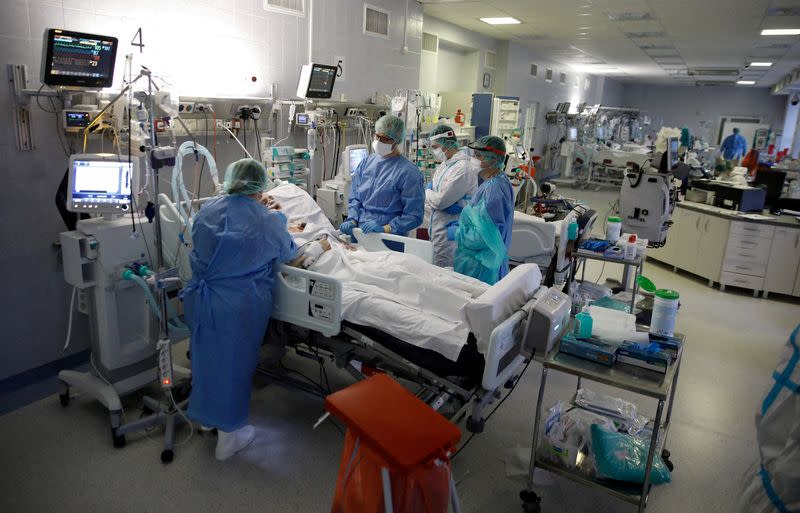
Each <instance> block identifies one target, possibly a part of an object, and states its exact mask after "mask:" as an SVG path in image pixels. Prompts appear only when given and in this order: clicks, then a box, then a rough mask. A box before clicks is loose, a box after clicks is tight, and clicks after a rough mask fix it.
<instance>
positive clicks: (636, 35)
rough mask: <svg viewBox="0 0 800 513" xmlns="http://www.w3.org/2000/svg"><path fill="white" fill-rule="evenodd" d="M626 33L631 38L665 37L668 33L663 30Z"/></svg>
mask: <svg viewBox="0 0 800 513" xmlns="http://www.w3.org/2000/svg"><path fill="white" fill-rule="evenodd" d="M625 35H626V36H628V37H629V38H631V39H645V38H653V37H664V36H665V35H666V34H664V33H663V32H625Z"/></svg>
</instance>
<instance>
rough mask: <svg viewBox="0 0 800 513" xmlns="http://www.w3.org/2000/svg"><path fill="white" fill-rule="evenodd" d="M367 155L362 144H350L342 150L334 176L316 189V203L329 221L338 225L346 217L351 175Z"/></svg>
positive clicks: (365, 148)
mask: <svg viewBox="0 0 800 513" xmlns="http://www.w3.org/2000/svg"><path fill="white" fill-rule="evenodd" d="M368 156H369V148H367V146H366V145H364V144H352V145H350V146H347V147H346V148H345V149H344V151H343V152H342V159H341V164H340V166H339V172H338V174H337V175H336V178H334V179H333V180H328V181H326V182H323V183H322V186H321V187H320V188H319V189H317V203H318V204H319V206H320V207H321V208H322V210H323V211H324V212H325V217H327V218H328V219H329V220H330V221H331V223H333V224H334V225H335V226H338V225H339V224H340V223H341V222H342V221H344V219H345V218H346V217H347V204H348V201H349V200H350V182H351V175H352V174H353V172H354V171H355V170H356V168H357V167H358V165H359V164H360V163H361V161H363V160H364V159H366V158H367V157H368Z"/></svg>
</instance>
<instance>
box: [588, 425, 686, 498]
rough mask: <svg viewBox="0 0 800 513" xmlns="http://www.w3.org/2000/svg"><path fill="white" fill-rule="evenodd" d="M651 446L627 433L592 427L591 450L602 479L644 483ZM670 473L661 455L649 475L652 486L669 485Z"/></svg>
mask: <svg viewBox="0 0 800 513" xmlns="http://www.w3.org/2000/svg"><path fill="white" fill-rule="evenodd" d="M649 450H650V443H649V442H646V441H644V440H642V439H640V438H636V437H635V436H632V435H629V434H627V433H616V432H611V431H607V430H605V429H603V428H602V427H600V426H598V425H597V424H593V425H592V451H593V452H594V458H595V462H596V464H597V472H598V474H599V475H600V476H601V477H605V478H608V479H615V480H617V481H627V482H630V483H639V484H641V483H643V482H644V469H645V466H647V452H648V451H649ZM670 480H671V477H670V475H669V470H667V466H666V465H665V464H664V461H663V460H662V459H661V455H660V454H656V455H655V457H654V458H653V469H652V470H651V472H650V482H651V483H652V484H662V483H669V482H670Z"/></svg>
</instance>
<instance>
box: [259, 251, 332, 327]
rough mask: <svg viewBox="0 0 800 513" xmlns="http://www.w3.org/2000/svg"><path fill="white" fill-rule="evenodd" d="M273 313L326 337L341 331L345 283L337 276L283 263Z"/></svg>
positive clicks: (276, 278)
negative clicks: (343, 286)
mask: <svg viewBox="0 0 800 513" xmlns="http://www.w3.org/2000/svg"><path fill="white" fill-rule="evenodd" d="M272 317H273V318H274V319H277V320H279V321H285V322H288V323H291V324H295V325H297V326H301V327H303V328H308V329H311V330H314V331H318V332H320V333H322V334H323V335H325V336H326V337H333V336H336V335H338V334H339V332H340V331H341V324H342V284H341V282H340V281H339V280H337V279H336V278H331V277H330V276H326V275H324V274H320V273H317V272H314V271H308V270H305V269H299V268H297V267H290V266H288V265H286V264H281V265H280V266H278V268H277V272H276V276H275V289H274V298H273V308H272Z"/></svg>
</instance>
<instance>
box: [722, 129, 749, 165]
mask: <svg viewBox="0 0 800 513" xmlns="http://www.w3.org/2000/svg"><path fill="white" fill-rule="evenodd" d="M719 149H720V150H721V151H722V156H723V157H725V159H726V160H736V159H740V158H742V157H744V155H745V153H747V140H745V138H744V137H742V135H741V134H731V135H729V136H728V137H726V138H725V140H724V141H722V146H720V148H719Z"/></svg>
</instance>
